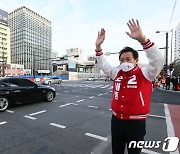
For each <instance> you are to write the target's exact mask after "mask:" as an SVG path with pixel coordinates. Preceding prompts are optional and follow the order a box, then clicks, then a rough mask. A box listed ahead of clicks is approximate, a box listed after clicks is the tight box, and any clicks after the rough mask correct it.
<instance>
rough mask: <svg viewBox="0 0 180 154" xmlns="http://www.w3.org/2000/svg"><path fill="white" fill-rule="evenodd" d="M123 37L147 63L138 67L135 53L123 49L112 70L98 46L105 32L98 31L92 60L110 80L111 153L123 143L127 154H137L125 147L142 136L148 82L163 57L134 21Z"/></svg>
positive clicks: (119, 151)
mask: <svg viewBox="0 0 180 154" xmlns="http://www.w3.org/2000/svg"><path fill="white" fill-rule="evenodd" d="M127 25H128V27H129V30H130V32H126V33H127V35H128V36H129V37H130V38H132V39H134V40H137V41H138V42H139V43H141V45H142V47H143V49H144V51H145V52H146V56H147V58H148V60H149V64H148V65H147V66H146V67H143V68H140V67H139V66H138V60H139V59H138V52H137V51H136V50H134V49H133V48H131V47H125V48H123V49H122V50H121V51H120V52H119V61H120V65H119V67H112V66H111V65H110V64H109V63H108V62H107V61H106V59H105V57H104V55H103V52H102V48H101V45H102V43H103V42H104V40H105V30H104V29H101V31H100V32H98V37H97V40H96V50H95V51H96V58H97V63H98V65H99V67H100V68H101V69H102V70H103V71H104V73H105V74H107V75H108V76H109V77H110V78H111V79H113V93H112V101H111V107H112V111H113V115H112V120H111V133H112V152H113V154H123V153H124V150H125V146H126V144H127V147H128V153H129V154H140V152H141V149H138V148H132V147H129V143H130V142H131V141H137V142H138V141H143V140H144V136H145V134H146V122H145V120H146V115H147V114H148V113H149V112H150V98H151V93H152V81H153V79H154V78H155V77H156V76H157V75H158V74H159V72H160V70H161V68H162V66H163V61H164V58H163V56H162V54H161V52H160V51H159V48H158V47H157V46H156V44H155V43H153V42H151V41H150V40H149V39H147V38H146V36H145V35H144V34H143V32H142V30H141V27H140V25H139V22H138V20H136V21H134V20H133V19H132V20H129V22H128V23H127Z"/></svg>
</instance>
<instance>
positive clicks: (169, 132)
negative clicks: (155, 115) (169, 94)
mask: <svg viewBox="0 0 180 154" xmlns="http://www.w3.org/2000/svg"><path fill="white" fill-rule="evenodd" d="M164 112H165V117H166V125H167V135H168V137H174V136H175V133H174V126H173V123H172V120H171V114H170V112H169V108H168V105H167V104H164ZM170 154H179V150H178V148H177V150H176V151H174V152H170Z"/></svg>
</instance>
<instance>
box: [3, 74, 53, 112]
mask: <svg viewBox="0 0 180 154" xmlns="http://www.w3.org/2000/svg"><path fill="white" fill-rule="evenodd" d="M55 96H56V92H55V89H54V88H53V87H49V86H45V85H38V84H36V83H34V82H32V81H30V80H28V79H23V78H13V77H12V78H2V79H0V111H5V110H6V109H7V108H8V107H9V106H10V105H14V104H19V103H20V104H22V103H27V102H33V101H40V100H45V101H48V102H51V101H52V100H53V99H54V98H55Z"/></svg>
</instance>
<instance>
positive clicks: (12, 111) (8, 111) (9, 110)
mask: <svg viewBox="0 0 180 154" xmlns="http://www.w3.org/2000/svg"><path fill="white" fill-rule="evenodd" d="M6 112H9V113H14V111H11V110H6Z"/></svg>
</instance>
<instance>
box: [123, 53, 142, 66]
mask: <svg viewBox="0 0 180 154" xmlns="http://www.w3.org/2000/svg"><path fill="white" fill-rule="evenodd" d="M138 61H139V59H138V58H137V59H134V57H133V54H132V52H125V53H123V54H122V55H121V57H120V64H122V63H125V62H129V63H133V64H134V66H136V65H137V64H138Z"/></svg>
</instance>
